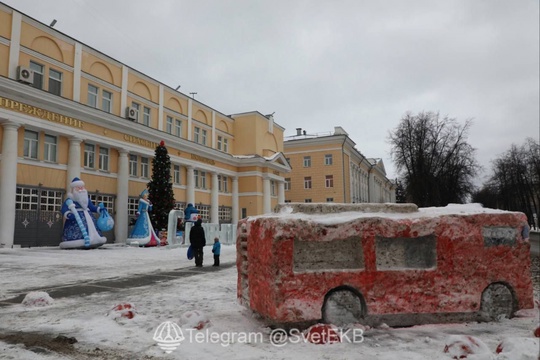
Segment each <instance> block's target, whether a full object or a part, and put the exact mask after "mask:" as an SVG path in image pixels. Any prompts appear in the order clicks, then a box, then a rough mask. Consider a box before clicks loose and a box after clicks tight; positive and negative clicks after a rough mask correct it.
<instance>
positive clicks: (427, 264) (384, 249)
mask: <svg viewBox="0 0 540 360" xmlns="http://www.w3.org/2000/svg"><path fill="white" fill-rule="evenodd" d="M375 257H376V261H377V270H403V269H432V268H435V267H436V266H437V239H436V237H435V236H434V235H428V236H421V237H417V238H385V237H381V236H377V237H376V238H375Z"/></svg>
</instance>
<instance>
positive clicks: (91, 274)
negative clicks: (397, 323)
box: [0, 245, 539, 360]
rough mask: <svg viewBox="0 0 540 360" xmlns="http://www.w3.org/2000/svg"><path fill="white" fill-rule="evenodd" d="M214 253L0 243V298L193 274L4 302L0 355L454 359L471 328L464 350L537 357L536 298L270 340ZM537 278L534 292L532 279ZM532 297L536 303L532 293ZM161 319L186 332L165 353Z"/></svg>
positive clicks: (229, 256) (231, 272)
mask: <svg viewBox="0 0 540 360" xmlns="http://www.w3.org/2000/svg"><path fill="white" fill-rule="evenodd" d="M211 258H212V254H211V252H210V248H209V247H207V248H206V249H205V267H209V268H208V269H205V270H204V271H200V272H196V271H197V270H196V268H195V267H194V266H193V265H194V264H193V261H188V260H187V259H186V248H176V249H170V250H169V249H165V248H162V249H160V248H133V247H121V246H111V245H108V246H105V247H104V248H102V249H96V250H87V251H85V250H60V249H58V248H32V249H0V273H1V277H0V302H2V301H4V302H5V301H6V300H7V299H13V298H14V297H16V296H17V295H24V294H25V293H27V292H30V291H31V290H36V289H42V290H43V289H47V288H51V289H52V288H54V289H58V288H59V287H70V286H71V287H72V286H75V285H81V284H92V283H96V282H100V281H101V282H103V281H105V280H110V281H113V282H114V281H117V280H121V279H122V278H126V277H132V276H137V275H138V274H141V275H149V274H151V275H158V274H160V273H167V272H173V273H178V272H185V273H189V274H191V275H190V276H178V277H175V276H168V277H165V276H163V279H161V278H159V277H158V276H156V278H157V280H156V281H155V282H153V283H151V284H148V285H145V284H142V286H136V287H126V288H114V287H111V289H110V291H100V292H96V293H93V294H90V295H87V296H69V297H59V298H56V299H55V298H54V297H53V299H52V300H50V303H49V304H45V306H25V305H23V304H20V303H17V304H10V305H5V306H0V339H3V340H0V354H1V355H0V358H2V359H4V358H6V359H75V358H77V359H84V358H92V359H95V358H108V359H217V358H219V359H221V360H228V359H275V358H279V359H300V358H311V359H358V358H366V359H383V360H384V359H410V360H419V359H451V358H452V356H451V355H452V351H453V347H452V346H449V345H451V344H461V343H460V341H465V342H466V341H469V340H468V338H467V336H471V337H473V339H477V341H479V342H481V343H483V345H484V347H482V346H479V347H478V349H477V350H475V351H477V353H476V354H475V355H469V357H468V358H469V359H498V360H500V359H531V360H536V359H537V357H538V348H539V339H538V338H535V337H534V336H533V331H534V329H536V327H537V326H538V321H539V320H538V319H539V313H538V308H537V306H538V305H536V309H533V310H527V311H522V312H520V317H516V318H513V319H503V320H502V321H501V322H498V323H464V324H437V325H423V326H415V327H410V328H400V329H392V328H384V327H382V328H378V329H366V330H365V331H362V337H358V338H355V339H353V340H354V341H350V340H351V339H344V340H348V341H343V342H341V343H336V344H326V345H315V344H311V343H309V342H305V341H304V340H305V339H304V338H303V337H302V336H299V337H289V338H286V339H285V342H284V343H282V344H273V343H272V342H271V341H270V334H271V331H272V330H271V329H270V328H268V327H267V326H266V324H265V323H264V321H262V320H261V319H259V318H258V317H257V316H254V315H253V314H252V313H250V312H249V311H248V310H247V309H245V308H244V307H242V306H240V305H239V304H238V303H237V301H236V283H237V273H236V268H235V266H231V267H228V268H220V269H219V270H214V269H212V268H211V263H212V260H211ZM235 258H236V249H235V247H234V246H222V259H221V262H222V263H225V264H227V263H229V264H231V263H234V262H235ZM203 269H204V268H203ZM142 277H143V276H141V278H142ZM535 286H536V290H537V291H536V292H535V293H536V294H538V284H535ZM51 293H52V291H51ZM536 300H537V304H538V296H537V297H536ZM119 304H129V305H132V306H133V309H132V310H133V315H134V317H133V318H132V319H129V318H128V317H123V316H122V314H125V312H122V311H114V310H112V309H113V308H114V307H115V306H116V305H119ZM194 319H195V320H194ZM193 321H195V323H194V322H193ZM198 321H200V322H201V323H205V322H206V321H208V322H207V323H206V325H205V327H204V328H202V329H201V330H194V329H193V327H194V325H195V326H196V325H197V324H198V323H197V322H198ZM164 324H165V325H167V324H177V325H178V327H179V328H180V329H181V330H182V334H183V339H182V341H181V342H180V343H179V345H178V346H177V348H176V349H175V350H173V351H172V352H171V353H170V354H167V353H166V352H165V351H164V350H163V348H161V347H160V346H159V345H158V342H157V341H156V340H154V338H155V337H156V330H157V329H158V328H159V327H160V326H162V325H164ZM14 333H16V334H19V338H18V339H20V340H19V341H20V342H19V343H18V344H17V343H14V342H16V341H14V340H13V339H14V338H13V337H8V334H14ZM35 334H40V335H43V336H45V335H46V336H49V337H50V338H53V339H54V338H56V339H58V336H61V338H60V339H67V340H65V341H66V342H69V339H76V341H77V342H76V343H74V344H67V345H65V346H63V347H57V348H54V349H51V348H50V347H49V348H47V347H46V346H45V345H41V346H39V342H38V343H37V344H38V345H36V343H30V342H29V341H27V338H28V337H30V336H31V335H35ZM249 334H252V335H253V336H251V337H249V336H248V335H249ZM456 336H457V337H456ZM503 341H506V342H505V344H504V345H505V346H504V349H503V352H501V353H500V354H496V349H497V347H498V346H499V345H500V344H501V342H503ZM49 342H50V341H49ZM23 343H25V344H26V345H27V346H25V345H23ZM32 344H33V345H32ZM509 344H510V345H509ZM277 345H281V346H277ZM460 346H461V345H460ZM512 346H514V347H513V348H512ZM445 347H446V349H447V352H446V353H445V352H444V350H445ZM47 349H49V350H47Z"/></svg>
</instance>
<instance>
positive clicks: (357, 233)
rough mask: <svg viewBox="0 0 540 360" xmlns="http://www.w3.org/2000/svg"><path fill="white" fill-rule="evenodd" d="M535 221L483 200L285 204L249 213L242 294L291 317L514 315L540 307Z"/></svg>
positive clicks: (274, 316) (258, 306)
mask: <svg viewBox="0 0 540 360" xmlns="http://www.w3.org/2000/svg"><path fill="white" fill-rule="evenodd" d="M526 224H527V218H526V216H525V215H524V214H522V213H519V212H508V211H502V210H494V209H487V208H483V207H482V206H481V205H479V204H467V205H455V204H452V205H448V206H446V207H441V208H420V209H418V208H417V207H416V206H415V205H414V204H304V203H302V204H284V205H281V206H279V207H278V208H276V210H275V212H274V213H272V214H265V215H261V216H257V217H249V218H246V219H243V220H241V221H240V222H239V224H238V231H237V234H238V235H237V242H236V246H237V268H238V282H237V285H238V288H237V296H238V299H239V301H240V303H242V304H244V305H245V306H246V307H248V308H250V309H252V310H253V311H255V312H256V313H258V314H260V315H262V316H263V317H264V318H266V319H267V320H268V321H269V322H271V323H274V324H277V325H281V326H286V325H287V324H289V325H291V324H292V325H297V324H305V325H310V324H314V323H316V322H318V321H321V320H322V321H323V322H326V323H333V324H336V325H343V324H348V323H362V324H365V325H369V326H377V325H378V324H380V323H386V324H388V325H390V326H407V325H415V324H422V323H437V322H448V321H471V320H474V321H482V320H485V321H491V320H498V319H500V318H502V317H512V316H513V314H514V312H515V311H517V310H519V309H528V308H533V291H532V281H531V275H530V244H529V241H528V239H524V238H523V236H522V230H523V227H524V226H526Z"/></svg>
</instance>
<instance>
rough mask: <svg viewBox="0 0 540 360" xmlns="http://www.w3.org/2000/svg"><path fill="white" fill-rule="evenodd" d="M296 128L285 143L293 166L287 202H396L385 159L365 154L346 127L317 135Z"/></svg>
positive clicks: (285, 150) (285, 149)
mask: <svg viewBox="0 0 540 360" xmlns="http://www.w3.org/2000/svg"><path fill="white" fill-rule="evenodd" d="M296 130H297V133H296V135H293V136H289V137H286V138H285V143H284V153H285V157H286V158H287V161H288V162H289V164H290V165H291V167H292V172H291V173H290V174H289V175H286V176H287V177H286V178H285V201H286V202H339V203H384V202H389V203H394V202H396V194H395V184H394V183H392V182H391V181H390V180H389V179H388V178H387V177H386V171H385V169H384V164H383V161H382V159H377V158H366V157H365V156H364V155H362V153H361V152H360V151H358V150H357V149H356V147H355V146H356V144H355V143H354V141H352V140H351V138H349V134H348V133H347V132H346V131H345V130H343V128H341V127H340V126H336V127H335V128H334V132H333V133H324V134H313V135H311V134H306V132H305V131H303V130H302V129H300V128H298V129H296Z"/></svg>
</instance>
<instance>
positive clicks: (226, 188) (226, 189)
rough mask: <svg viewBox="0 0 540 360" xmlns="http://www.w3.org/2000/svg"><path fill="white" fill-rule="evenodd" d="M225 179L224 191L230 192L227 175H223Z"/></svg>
mask: <svg viewBox="0 0 540 360" xmlns="http://www.w3.org/2000/svg"><path fill="white" fill-rule="evenodd" d="M222 180H223V192H225V193H226V192H229V178H228V177H227V176H222Z"/></svg>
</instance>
